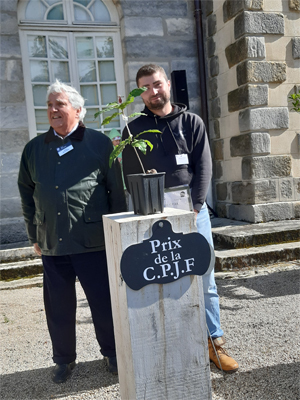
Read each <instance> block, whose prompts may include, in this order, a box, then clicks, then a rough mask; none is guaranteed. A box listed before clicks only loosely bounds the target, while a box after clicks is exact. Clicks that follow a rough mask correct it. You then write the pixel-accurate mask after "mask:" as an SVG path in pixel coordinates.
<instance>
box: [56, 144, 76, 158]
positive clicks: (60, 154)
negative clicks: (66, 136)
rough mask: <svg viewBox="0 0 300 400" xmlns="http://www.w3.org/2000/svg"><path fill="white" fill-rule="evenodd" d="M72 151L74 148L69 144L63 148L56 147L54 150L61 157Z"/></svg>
mask: <svg viewBox="0 0 300 400" xmlns="http://www.w3.org/2000/svg"><path fill="white" fill-rule="evenodd" d="M73 149H74V147H73V146H72V144H71V143H66V144H64V145H63V146H60V147H58V148H57V149H56V150H57V152H58V155H59V156H60V157H61V156H63V155H64V154H66V153H68V152H69V151H71V150H73Z"/></svg>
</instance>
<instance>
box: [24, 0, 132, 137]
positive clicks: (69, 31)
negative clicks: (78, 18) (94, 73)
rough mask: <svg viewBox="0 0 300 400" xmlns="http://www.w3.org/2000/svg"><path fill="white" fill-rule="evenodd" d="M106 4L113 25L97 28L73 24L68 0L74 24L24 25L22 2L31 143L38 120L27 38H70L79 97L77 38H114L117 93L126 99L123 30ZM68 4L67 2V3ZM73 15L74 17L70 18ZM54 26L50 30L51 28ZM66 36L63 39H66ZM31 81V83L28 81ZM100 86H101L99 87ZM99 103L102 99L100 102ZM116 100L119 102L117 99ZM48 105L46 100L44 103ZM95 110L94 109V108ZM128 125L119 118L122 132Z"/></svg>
mask: <svg viewBox="0 0 300 400" xmlns="http://www.w3.org/2000/svg"><path fill="white" fill-rule="evenodd" d="M102 1H103V3H105V5H106V6H107V8H108V10H109V12H110V13H111V19H112V22H111V24H104V25H102V24H101V25H100V24H97V25H96V24H95V22H91V23H88V22H86V23H84V24H79V23H74V22H73V20H72V18H73V7H72V6H70V4H72V3H71V2H69V1H68V0H67V3H66V4H69V9H68V12H66V16H67V18H68V21H71V20H72V22H71V24H67V22H66V21H53V20H52V21H50V22H49V21H43V22H41V21H24V16H25V9H26V6H27V1H21V2H20V5H19V9H18V15H19V36H20V45H21V53H22V61H23V73H24V86H25V98H26V108H27V115H28V127H29V136H30V139H32V138H34V137H35V136H36V135H37V129H36V120H35V112H34V109H35V108H36V107H34V101H33V93H32V84H31V78H30V76H31V75H30V63H29V55H28V48H27V36H28V35H41V36H45V35H46V34H50V35H51V34H53V35H57V36H59V35H60V34H65V35H66V36H67V40H68V44H69V72H70V80H71V85H72V86H74V87H75V88H76V90H78V92H79V93H80V84H79V77H78V70H77V68H76V65H77V63H76V54H75V37H76V36H77V35H78V34H79V35H81V36H89V35H90V36H97V35H98V36H99V35H100V36H102V35H105V36H107V35H109V36H112V37H113V41H114V63H115V74H116V83H117V93H118V95H120V96H123V97H125V82H124V68H123V58H122V47H121V37H120V26H119V20H118V15H117V11H116V8H115V7H114V5H113V4H112V2H111V1H107V0H102ZM64 4H65V2H64ZM70 13H71V14H70ZM50 25H51V26H50ZM65 35H64V36H65ZM28 77H29V79H28ZM98 84H99V83H98ZM99 100H100V99H99ZM116 100H117V99H116ZM45 103H46V99H45ZM92 108H94V107H92ZM124 126H125V124H124V121H123V119H122V118H120V130H121V131H122V129H123V128H124ZM104 129H105V127H103V126H101V129H100V130H101V131H103V130H104Z"/></svg>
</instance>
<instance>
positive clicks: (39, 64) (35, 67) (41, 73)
mask: <svg viewBox="0 0 300 400" xmlns="http://www.w3.org/2000/svg"><path fill="white" fill-rule="evenodd" d="M30 75H31V80H32V81H33V82H49V72H48V62H47V61H30Z"/></svg>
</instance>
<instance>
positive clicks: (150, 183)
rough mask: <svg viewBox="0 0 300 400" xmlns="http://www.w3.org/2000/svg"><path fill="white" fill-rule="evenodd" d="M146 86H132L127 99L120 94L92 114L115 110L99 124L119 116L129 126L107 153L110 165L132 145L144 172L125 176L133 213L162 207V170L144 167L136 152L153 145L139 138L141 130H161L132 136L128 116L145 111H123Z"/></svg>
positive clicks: (157, 209) (153, 211) (156, 210)
mask: <svg viewBox="0 0 300 400" xmlns="http://www.w3.org/2000/svg"><path fill="white" fill-rule="evenodd" d="M145 90H147V88H145V87H143V88H138V89H134V90H132V91H131V92H130V93H129V95H128V97H127V99H126V101H124V102H123V101H122V98H121V97H120V96H119V98H118V101H116V102H113V103H109V104H108V105H107V106H106V107H105V109H103V110H100V111H98V112H97V113H96V114H95V118H96V117H98V116H99V115H100V114H102V113H104V114H105V113H107V112H111V111H114V112H113V113H112V114H111V115H109V116H107V117H106V118H104V119H103V121H102V125H107V124H109V123H110V122H111V121H112V120H113V119H115V118H118V117H119V116H121V117H122V118H123V120H124V121H125V125H126V128H127V130H128V135H129V136H128V138H127V139H125V140H122V141H121V142H120V144H119V145H117V146H115V148H114V150H113V151H112V152H111V154H110V157H109V166H110V167H111V165H112V163H113V162H114V160H115V159H116V158H117V157H118V156H119V154H120V153H121V152H122V151H123V150H124V148H125V146H132V147H133V149H134V151H135V154H136V156H137V158H138V160H139V163H140V165H141V168H142V171H143V173H141V174H131V175H128V176H127V180H128V186H129V188H128V190H129V192H130V194H131V197H132V202H133V208H134V212H135V214H142V215H148V214H154V213H156V212H163V210H164V183H165V172H159V173H157V171H156V170H155V169H151V170H148V171H145V168H144V166H143V163H142V160H141V158H140V156H139V154H138V151H137V149H139V150H140V151H141V152H142V153H143V154H146V152H147V147H149V149H150V151H151V150H152V148H153V145H152V143H151V142H150V141H149V140H146V139H142V138H140V136H141V135H143V134H144V133H148V132H152V133H161V131H159V130H157V129H151V130H147V131H143V132H140V133H139V134H137V135H136V136H135V137H133V135H132V134H131V132H130V129H129V126H128V119H129V118H133V117H136V116H138V115H145V114H144V113H140V112H136V113H133V114H131V115H129V116H127V115H126V114H125V109H126V107H127V106H128V105H130V104H132V103H133V102H134V100H135V98H136V97H138V96H140V95H141V94H142V93H143V92H144V91H145Z"/></svg>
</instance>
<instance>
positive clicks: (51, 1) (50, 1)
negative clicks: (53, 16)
mask: <svg viewBox="0 0 300 400" xmlns="http://www.w3.org/2000/svg"><path fill="white" fill-rule="evenodd" d="M47 3H48V4H49V6H53V4H55V3H61V0H47Z"/></svg>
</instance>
